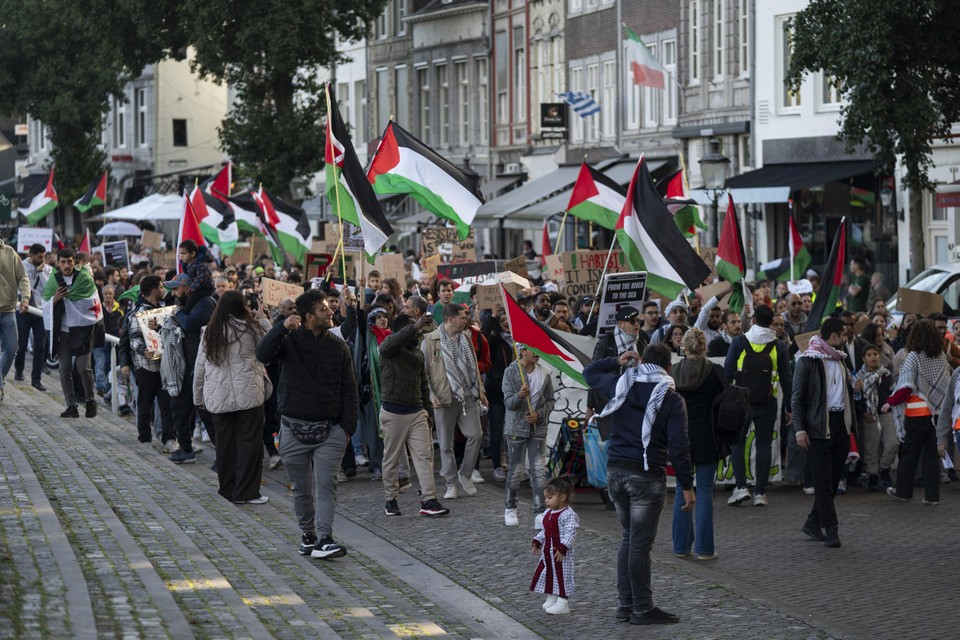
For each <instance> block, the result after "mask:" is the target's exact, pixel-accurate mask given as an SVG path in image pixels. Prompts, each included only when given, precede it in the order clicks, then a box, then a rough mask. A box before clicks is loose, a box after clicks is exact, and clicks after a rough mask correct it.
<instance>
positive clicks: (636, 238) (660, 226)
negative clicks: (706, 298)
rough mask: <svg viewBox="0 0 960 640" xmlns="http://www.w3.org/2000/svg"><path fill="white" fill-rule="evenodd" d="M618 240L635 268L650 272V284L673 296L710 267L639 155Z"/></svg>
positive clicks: (697, 282) (696, 281)
mask: <svg viewBox="0 0 960 640" xmlns="http://www.w3.org/2000/svg"><path fill="white" fill-rule="evenodd" d="M616 233H617V241H618V242H619V243H620V248H621V249H623V253H624V258H625V259H626V262H627V264H628V265H629V266H630V269H631V270H633V271H646V272H647V286H648V287H650V288H651V289H653V290H654V291H656V292H657V293H659V294H660V295H662V296H666V297H667V298H670V299H673V298H676V297H677V296H678V295H680V292H681V291H682V290H683V288H684V287H689V288H690V289H696V288H697V287H699V286H700V284H701V283H702V282H703V281H704V280H706V279H707V277H708V276H709V275H710V268H709V267H707V265H706V263H704V261H703V260H701V259H700V256H698V255H697V253H696V252H695V251H694V250H693V248H692V247H691V246H690V243H689V242H687V240H686V239H685V238H684V237H683V234H682V233H680V230H679V229H678V228H677V225H675V224H674V223H673V217H672V216H671V215H670V212H669V211H667V207H666V205H665V204H664V203H663V200H661V199H660V196H659V195H658V194H657V191H656V189H654V187H653V181H652V180H651V179H650V172H649V171H648V170H647V165H646V163H645V162H644V161H643V158H642V157H641V158H640V162H638V163H637V169H636V171H634V173H633V178H632V179H631V180H630V186H629V188H628V189H627V198H626V201H625V202H624V205H623V211H622V212H621V213H620V218H619V220H617V229H616Z"/></svg>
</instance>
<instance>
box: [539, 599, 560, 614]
mask: <svg viewBox="0 0 960 640" xmlns="http://www.w3.org/2000/svg"><path fill="white" fill-rule="evenodd" d="M556 603H557V596H554V595H549V596H547V599H546V600H544V601H543V605H541V606H542V607H543V609H544V611H546V610H547V609H549V608H550V607H552V606H553V605H555V604H556Z"/></svg>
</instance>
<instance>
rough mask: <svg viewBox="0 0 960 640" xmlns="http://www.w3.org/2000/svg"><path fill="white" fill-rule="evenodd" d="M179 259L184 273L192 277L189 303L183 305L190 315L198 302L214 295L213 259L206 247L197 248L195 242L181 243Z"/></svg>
mask: <svg viewBox="0 0 960 640" xmlns="http://www.w3.org/2000/svg"><path fill="white" fill-rule="evenodd" d="M179 257H180V264H181V266H182V269H183V272H184V273H186V274H187V275H188V276H190V281H191V282H190V291H189V292H188V294H187V301H186V302H185V303H184V305H183V312H184V313H190V310H191V309H193V305H195V304H197V301H199V300H200V299H201V298H204V297H206V296H210V295H213V274H212V273H211V271H210V263H212V262H213V257H212V256H211V255H210V253H209V252H208V251H207V248H206V247H205V246H202V247H201V246H197V243H196V242H194V241H193V240H184V241H183V242H181V243H180V251H179Z"/></svg>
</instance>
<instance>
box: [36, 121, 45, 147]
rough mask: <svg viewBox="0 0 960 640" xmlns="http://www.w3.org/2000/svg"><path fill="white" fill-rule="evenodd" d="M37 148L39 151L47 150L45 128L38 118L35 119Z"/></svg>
mask: <svg viewBox="0 0 960 640" xmlns="http://www.w3.org/2000/svg"><path fill="white" fill-rule="evenodd" d="M37 148H38V149H40V151H46V150H47V128H46V127H45V126H43V123H42V122H40V121H39V120H38V121H37Z"/></svg>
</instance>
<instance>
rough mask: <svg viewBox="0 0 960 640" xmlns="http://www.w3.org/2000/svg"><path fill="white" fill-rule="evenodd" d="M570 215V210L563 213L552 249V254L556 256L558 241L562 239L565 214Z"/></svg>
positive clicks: (558, 246)
mask: <svg viewBox="0 0 960 640" xmlns="http://www.w3.org/2000/svg"><path fill="white" fill-rule="evenodd" d="M568 213H570V210H569V209H567V210H566V211H564V212H563V219H562V220H561V221H560V230H559V231H557V242H556V244H555V245H554V247H553V253H554V254H557V253H559V252H560V239H561V238H563V226H564V225H565V224H566V223H567V214H568Z"/></svg>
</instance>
